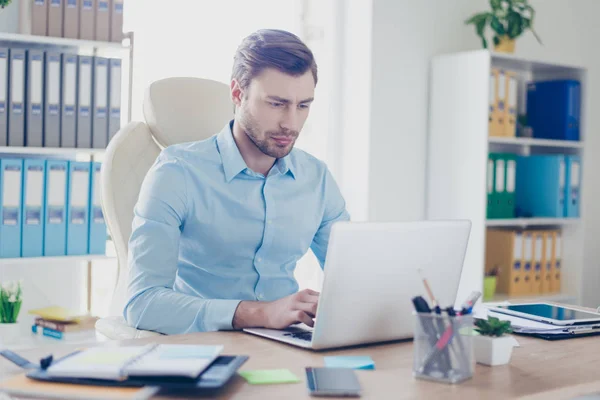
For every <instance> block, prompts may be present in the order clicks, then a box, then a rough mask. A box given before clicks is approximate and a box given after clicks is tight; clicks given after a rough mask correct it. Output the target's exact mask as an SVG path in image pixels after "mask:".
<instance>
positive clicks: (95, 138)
mask: <svg viewBox="0 0 600 400" xmlns="http://www.w3.org/2000/svg"><path fill="white" fill-rule="evenodd" d="M93 93H94V102H93V103H94V112H93V122H92V147H94V148H96V149H104V148H106V146H107V145H108V59H106V58H101V57H94V90H93Z"/></svg>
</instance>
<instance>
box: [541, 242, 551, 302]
mask: <svg viewBox="0 0 600 400" xmlns="http://www.w3.org/2000/svg"><path fill="white" fill-rule="evenodd" d="M553 234H554V232H553V231H544V234H543V237H544V239H543V240H544V245H543V248H542V293H550V279H551V278H552V242H553Z"/></svg>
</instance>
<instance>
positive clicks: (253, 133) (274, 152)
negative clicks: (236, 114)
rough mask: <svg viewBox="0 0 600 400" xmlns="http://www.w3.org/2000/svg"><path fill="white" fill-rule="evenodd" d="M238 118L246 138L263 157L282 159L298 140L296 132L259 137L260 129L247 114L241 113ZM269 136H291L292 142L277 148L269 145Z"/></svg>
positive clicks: (274, 144) (268, 133) (266, 133)
mask: <svg viewBox="0 0 600 400" xmlns="http://www.w3.org/2000/svg"><path fill="white" fill-rule="evenodd" d="M241 114H242V115H241V116H240V126H241V128H242V129H243V130H244V132H245V133H246V136H248V138H249V139H250V140H251V141H252V143H254V145H255V146H256V147H257V148H258V149H259V150H260V151H261V152H262V153H263V154H265V155H267V156H269V157H273V158H283V157H285V156H287V155H288V154H290V152H291V151H292V149H293V148H294V144H295V143H296V139H297V138H298V133H297V132H289V131H287V132H285V131H280V132H268V131H267V132H265V137H264V138H261V137H260V128H259V127H258V124H257V123H256V121H255V120H254V118H252V116H251V115H250V114H249V113H246V112H242V113H241ZM271 136H292V137H293V138H294V140H293V141H292V143H290V144H289V145H288V146H286V147H279V146H278V145H277V144H276V143H271V142H270V141H269V137H271Z"/></svg>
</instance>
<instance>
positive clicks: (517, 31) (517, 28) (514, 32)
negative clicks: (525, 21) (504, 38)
mask: <svg viewBox="0 0 600 400" xmlns="http://www.w3.org/2000/svg"><path fill="white" fill-rule="evenodd" d="M522 18H523V17H521V15H519V14H518V13H516V12H514V11H511V12H509V13H508V15H507V16H506V20H507V22H508V32H507V33H508V37H509V38H511V39H514V38H516V37H518V36H520V35H521V34H522V33H523V29H522V21H521V20H522Z"/></svg>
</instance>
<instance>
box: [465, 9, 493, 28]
mask: <svg viewBox="0 0 600 400" xmlns="http://www.w3.org/2000/svg"><path fill="white" fill-rule="evenodd" d="M488 15H489V13H487V12H482V13H479V14H475V15H473V16H472V17H471V18H469V19H468V20H466V21H465V24H466V25H469V24H476V23H477V21H479V20H481V19H483V20H486V19H487V17H488Z"/></svg>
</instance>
